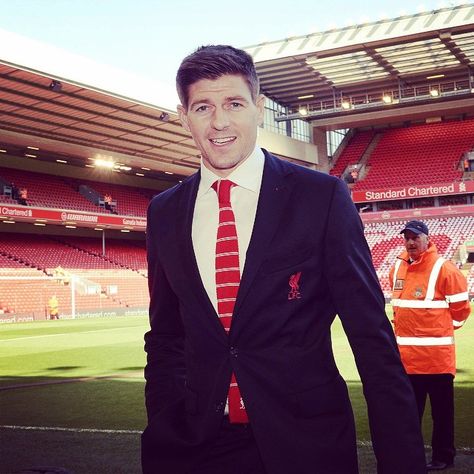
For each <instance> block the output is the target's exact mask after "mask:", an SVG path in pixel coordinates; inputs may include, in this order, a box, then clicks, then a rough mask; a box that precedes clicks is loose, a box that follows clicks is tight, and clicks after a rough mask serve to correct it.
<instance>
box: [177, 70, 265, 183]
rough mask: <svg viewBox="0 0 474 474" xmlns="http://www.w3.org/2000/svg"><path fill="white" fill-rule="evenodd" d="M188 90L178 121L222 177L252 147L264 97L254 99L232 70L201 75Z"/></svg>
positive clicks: (210, 166)
mask: <svg viewBox="0 0 474 474" xmlns="http://www.w3.org/2000/svg"><path fill="white" fill-rule="evenodd" d="M188 93H189V101H188V107H187V108H186V109H185V108H184V107H183V106H182V105H179V106H178V113H179V117H180V119H181V123H182V124H183V127H184V128H185V129H186V130H188V131H189V132H191V135H192V136H193V138H194V141H195V143H196V145H197V147H198V148H199V150H200V151H201V155H202V159H203V163H204V166H206V167H207V168H209V169H210V170H211V171H213V172H214V173H216V174H217V175H218V176H221V177H225V176H227V175H229V174H230V173H231V172H232V171H233V170H234V169H235V168H236V167H237V166H238V165H239V164H240V163H242V161H244V160H245V159H246V158H248V156H249V155H250V153H252V151H253V149H254V148H255V143H256V141H257V127H258V126H259V125H260V124H261V123H262V120H263V110H264V97H263V96H262V95H260V96H259V97H257V99H256V103H254V102H253V100H252V95H251V93H250V89H249V86H248V84H247V82H246V81H245V79H244V78H243V77H242V76H239V75H232V74H227V75H224V76H221V77H219V78H218V79H216V80H209V79H201V80H200V81H198V82H195V83H194V84H192V85H191V86H190V87H189V90H188Z"/></svg>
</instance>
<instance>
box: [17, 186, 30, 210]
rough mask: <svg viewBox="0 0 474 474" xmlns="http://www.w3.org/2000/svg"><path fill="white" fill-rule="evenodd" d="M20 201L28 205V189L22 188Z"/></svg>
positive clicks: (23, 204)
mask: <svg viewBox="0 0 474 474" xmlns="http://www.w3.org/2000/svg"><path fill="white" fill-rule="evenodd" d="M18 203H19V204H21V205H22V206H28V189H26V188H20V192H19V195H18Z"/></svg>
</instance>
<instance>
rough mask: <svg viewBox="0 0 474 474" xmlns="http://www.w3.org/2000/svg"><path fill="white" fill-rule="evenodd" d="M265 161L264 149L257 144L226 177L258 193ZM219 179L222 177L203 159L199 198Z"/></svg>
mask: <svg viewBox="0 0 474 474" xmlns="http://www.w3.org/2000/svg"><path fill="white" fill-rule="evenodd" d="M264 163H265V156H264V154H263V151H262V149H261V148H259V147H258V146H256V147H255V148H254V150H253V151H252V153H251V154H250V156H249V157H248V158H247V159H246V160H244V161H243V162H242V163H241V164H240V165H239V166H238V167H237V168H236V169H235V170H234V171H232V173H230V174H229V176H227V177H226V178H225V179H230V180H231V181H232V182H233V183H235V184H236V185H237V186H240V187H242V188H245V189H248V190H250V191H253V192H255V193H257V192H258V190H259V189H260V183H261V182H262V175H263V166H264ZM219 179H222V178H221V177H220V176H217V175H216V174H215V173H213V172H212V171H211V170H210V169H209V168H206V167H205V166H204V164H203V162H202V160H201V181H200V182H199V189H198V194H197V197H198V198H199V197H200V196H202V195H203V194H206V193H207V192H208V191H209V190H210V189H211V187H212V185H213V184H214V182H215V181H217V180H219Z"/></svg>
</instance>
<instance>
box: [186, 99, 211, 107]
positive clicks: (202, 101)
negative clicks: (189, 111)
mask: <svg viewBox="0 0 474 474" xmlns="http://www.w3.org/2000/svg"><path fill="white" fill-rule="evenodd" d="M210 103H211V101H210V100H209V99H197V100H194V101H193V102H191V103H190V104H189V108H192V107H195V106H196V105H197V104H210Z"/></svg>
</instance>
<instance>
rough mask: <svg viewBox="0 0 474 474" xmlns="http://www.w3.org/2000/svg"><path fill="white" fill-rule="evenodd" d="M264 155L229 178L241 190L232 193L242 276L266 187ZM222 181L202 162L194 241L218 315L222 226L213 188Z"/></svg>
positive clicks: (248, 161)
mask: <svg viewBox="0 0 474 474" xmlns="http://www.w3.org/2000/svg"><path fill="white" fill-rule="evenodd" d="M264 162H265V157H264V154H263V151H262V150H261V149H260V148H258V147H256V148H255V149H254V151H253V152H252V153H251V155H250V156H249V157H248V158H247V159H246V160H245V161H243V162H242V163H241V164H240V165H239V166H238V167H237V168H236V169H235V170H234V171H232V173H231V174H229V176H227V177H226V178H223V179H229V180H231V181H232V182H233V183H235V184H236V185H237V186H234V187H232V189H231V196H230V200H231V204H232V209H233V211H234V215H235V225H236V229H237V238H238V241H239V263H240V265H239V266H240V275H241V276H242V272H243V269H244V265H245V257H246V254H247V249H248V246H249V242H250V237H251V236H252V230H253V225H254V222H255V214H256V211H257V204H258V197H259V195H260V186H261V184H262V176H263V165H264ZM219 179H221V178H220V177H219V176H217V175H216V174H214V173H213V172H212V171H211V170H209V169H208V168H206V167H205V166H204V165H203V164H202V162H201V181H200V183H199V189H198V193H197V197H196V204H195V206H194V215H193V228H192V240H193V247H194V254H195V256H196V261H197V265H198V268H199V273H200V275H201V280H202V282H203V285H204V288H205V289H206V292H207V294H208V296H209V299H210V300H211V303H212V304H213V306H214V309H215V310H216V313H217V295H216V277H215V274H216V264H215V261H216V238H217V226H218V224H219V202H218V199H217V193H216V192H215V191H214V189H213V188H212V184H213V183H214V182H215V181H217V180H219Z"/></svg>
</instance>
